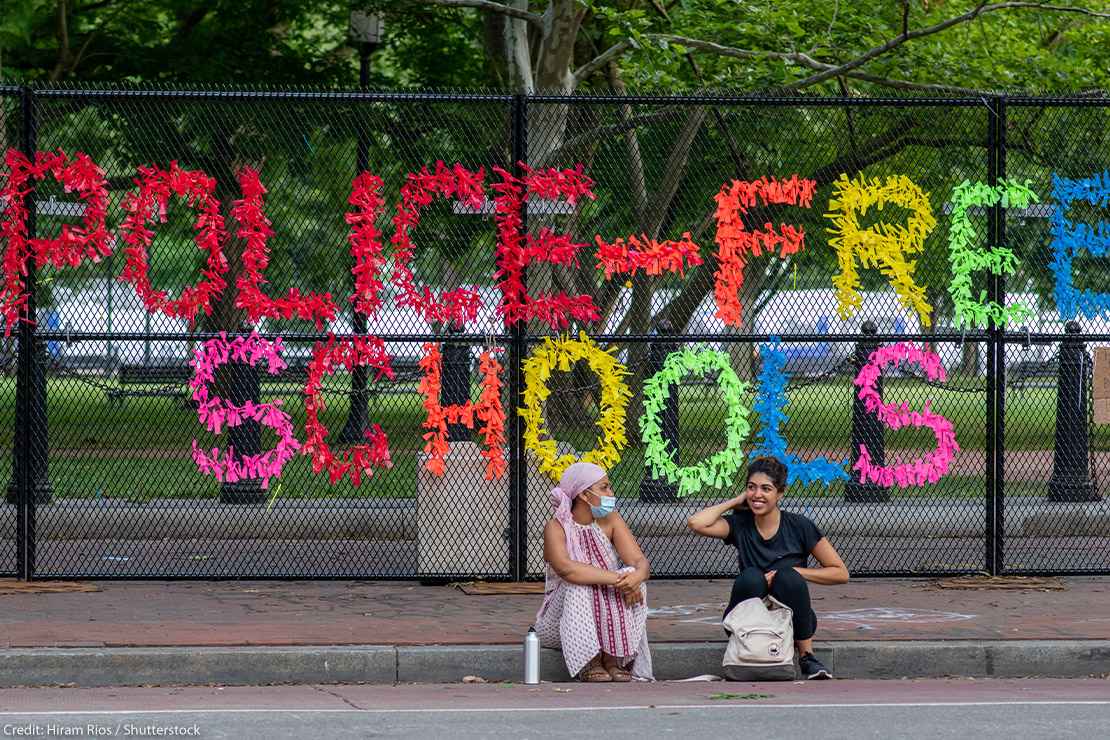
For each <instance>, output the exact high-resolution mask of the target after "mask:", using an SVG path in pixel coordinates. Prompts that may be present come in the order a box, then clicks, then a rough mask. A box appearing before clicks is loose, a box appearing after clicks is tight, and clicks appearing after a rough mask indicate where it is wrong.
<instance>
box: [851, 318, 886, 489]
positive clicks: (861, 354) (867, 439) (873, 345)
mask: <svg viewBox="0 0 1110 740" xmlns="http://www.w3.org/2000/svg"><path fill="white" fill-rule="evenodd" d="M861 328H862V330H863V333H864V334H866V335H868V336H871V337H873V336H875V335H876V334H878V333H879V328H878V327H877V326H875V323H874V322H873V321H865V322H863V326H862V327H861ZM878 348H879V342H878V341H877V340H875V339H866V340H864V341H862V342H857V343H856V352H855V357H854V358H853V361H852V368H853V369H854V370H855V373H856V374H857V375H858V374H859V371H860V370H861V369H863V366H864V365H866V364H867V362H868V358H869V357H870V356H871V353H872V352H874V351H875V350H877V349H878ZM853 379H854V377H853ZM851 389H852V443H851V448H852V466H853V467H854V466H855V464H856V462H857V461H858V460H859V446H860V445H861V444H863V445H867V452H868V453H870V455H871V462H872V463H873V464H874V465H884V464H885V463H886V443H885V440H884V438H883V423H882V422H881V421H879V417H877V416H876V415H875V414H873V413H871V412H870V411H868V410H867V407H866V406H864V404H863V401H861V400H860V398H859V394H858V393H857V390H858V389H857V388H856V386H855V385H852V386H851ZM875 389H876V390H878V392H879V397H880V398H882V395H883V379H882V377H881V376H880V377H879V379H878V380H877V381H876V382H875ZM851 475H852V480H850V481H848V482H847V483H845V484H844V500H845V501H849V502H853V503H863V502H870V503H883V502H886V501H890V489H888V488H885V487H883V486H880V485H878V484H876V483H870V482H868V483H860V482H859V479H858V477H857V475H856V473H855V471H854V470H853V471H852V473H851Z"/></svg>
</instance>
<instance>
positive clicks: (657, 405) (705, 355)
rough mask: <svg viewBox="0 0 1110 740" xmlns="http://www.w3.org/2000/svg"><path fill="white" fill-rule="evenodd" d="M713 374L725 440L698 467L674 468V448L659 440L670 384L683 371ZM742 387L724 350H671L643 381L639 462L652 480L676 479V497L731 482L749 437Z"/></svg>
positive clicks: (661, 436)
mask: <svg viewBox="0 0 1110 740" xmlns="http://www.w3.org/2000/svg"><path fill="white" fill-rule="evenodd" d="M711 372H716V373H717V388H718V390H719V391H720V393H721V399H722V400H723V401H724V404H725V420H724V421H725V443H724V446H723V447H722V448H721V449H720V450H718V451H717V452H715V453H713V454H712V455H710V456H709V457H708V458H706V459H705V460H702V461H701V462H700V463H698V464H697V465H686V466H683V467H679V466H678V464H677V463H676V462H675V460H674V455H675V450H674V449H672V448H671V446H670V445H669V444H668V442H667V440H666V439H664V438H663V431H662V425H661V423H660V414H662V412H663V409H664V407H665V406H666V404H667V398H668V396H669V395H670V388H671V386H672V385H676V384H678V383H679V382H680V381H681V380H682V377H683V376H684V375H686V374H688V373H692V374H694V375H703V376H704V375H707V374H709V373H711ZM746 388H747V386H746V385H745V384H744V383H743V382H742V381H741V380H740V378H739V377H738V376H737V375H736V371H735V370H733V369H732V363H731V362H730V361H729V357H728V354H727V353H725V352H717V351H715V350H710V349H691V348H685V349H681V350H678V351H677V352H672V353H670V354H669V355H667V357H666V358H665V359H664V360H663V367H662V369H660V370H659V372H657V373H655V374H654V375H652V376H651V377H650V378H648V379H647V380H646V381H645V382H644V413H643V415H642V416H641V417H640V437H641V439H642V440H643V443H644V464H645V465H647V467H648V469H649V470H651V474H652V476H653V477H655V478H666V479H667V481H668V482H670V483H678V495H679V497H680V498H682V497H685V496H689V495H690V494H694V493H697V492H698V491H701V490H702V489H703V488H704V487H705V486H712V487H714V488H724V487H725V486H727V485H730V484H731V483H732V481H733V478H734V477H735V476H736V473H737V471H739V470H740V468H741V467H742V466H743V464H744V441H745V440H746V439H747V437H748V432H749V431H750V425H749V424H748V408H747V406H745V405H744V399H743V395H744V391H745V389H746Z"/></svg>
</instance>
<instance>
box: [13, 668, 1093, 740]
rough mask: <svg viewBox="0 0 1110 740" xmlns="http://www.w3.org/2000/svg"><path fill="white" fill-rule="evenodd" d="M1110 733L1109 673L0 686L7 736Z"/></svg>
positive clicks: (998, 735) (1054, 735) (454, 737)
mask: <svg viewBox="0 0 1110 740" xmlns="http://www.w3.org/2000/svg"><path fill="white" fill-rule="evenodd" d="M750 734H755V735H758V736H760V737H767V738H777V737H784V738H790V737H810V738H861V737H877V738H949V737H951V738H968V737H975V738H1006V739H1007V740H1010V739H1012V738H1014V737H1020V738H1022V739H1023V740H1025V739H1026V738H1042V737H1043V738H1068V737H1083V738H1091V737H1107V736H1108V735H1110V681H1108V680H1105V679H1102V680H1074V681H1067V680H1020V681H971V680H928V681H925V680H922V681H887V682H883V681H832V682H822V683H808V684H807V683H793V684H722V683H657V684H653V685H622V686H603V685H602V686H586V685H582V684H558V685H555V684H544V685H541V686H537V687H532V686H522V685H519V684H514V685H509V684H493V685H463V684H451V685H426V686H420V685H409V686H396V687H393V686H384V687H383V686H259V687H197V688H170V687H151V688H136V689H120V688H117V689H6V690H0V735H2V736H4V737H16V736H22V737H61V736H69V737H95V736H100V737H158V736H160V737H202V738H285V737H289V738H299V737H320V738H354V737H400V738H406V737H413V738H416V737H419V738H428V737H450V738H451V740H462V739H465V738H537V737H560V738H566V737H570V738H574V737H583V738H586V737H588V738H597V737H599V736H600V737H606V736H607V737H637V738H650V737H656V736H678V735H682V736H685V737H708V736H721V735H725V736H740V735H750Z"/></svg>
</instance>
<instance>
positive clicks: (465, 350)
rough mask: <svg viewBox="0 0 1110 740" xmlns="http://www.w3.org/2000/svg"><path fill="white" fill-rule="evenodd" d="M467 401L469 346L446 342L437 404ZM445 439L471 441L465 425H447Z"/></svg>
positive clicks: (453, 403)
mask: <svg viewBox="0 0 1110 740" xmlns="http://www.w3.org/2000/svg"><path fill="white" fill-rule="evenodd" d="M452 333H454V332H452ZM469 400H470V345H468V344H464V343H461V342H447V343H446V344H445V345H444V347H443V376H442V379H441V385H440V389H439V402H440V404H441V405H443V406H447V405H458V406H461V405H462V404H464V403H466V402H467V401H469ZM447 439H448V441H451V442H466V441H468V440H470V439H471V436H470V430H469V429H467V428H466V425H465V424H448V425H447Z"/></svg>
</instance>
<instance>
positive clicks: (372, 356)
mask: <svg viewBox="0 0 1110 740" xmlns="http://www.w3.org/2000/svg"><path fill="white" fill-rule="evenodd" d="M357 366H365V367H372V368H374V369H375V370H377V371H378V372H377V376H376V379H378V380H380V379H381V377H382V376H383V375H384V376H385V377H387V378H389V379H390V380H392V379H393V377H394V375H393V368H392V366H391V365H390V362H389V353H388V352H387V351H386V348H385V343H384V342H383V341H382V340H381V339H379V338H378V337H372V336H367V337H362V336H356V337H353V338H351V339H343V340H337V339H336V338H335V336H329V337H328V341H327V342H326V343H319V342H317V343H316V346H315V347H313V350H312V361H311V362H309V364H308V380H307V382H306V383H305V387H304V410H305V424H304V427H305V443H304V445H302V447H301V452H302V454H304V455H307V456H309V457H311V458H312V472H313V473H319V472H320V471H321V470H327V471H328V480H329V481H330V482H331V483H332V485H335V484H336V483H338V482H339V481H340V480H342V479H343V477H344V476H346V475H348V474H349V475H350V477H351V483H352V484H353V485H355V486H358V485H360V484H361V483H362V478H363V476H366V477H367V478H369V477H370V476H372V475H373V474H374V469H375V468H390V467H393V461H392V460H391V459H390V456H389V439H388V437H387V436H386V434H385V432H383V431H382V428H381V427H380V426H379V425H377V424H374V425H372V426H371V428H370V429H368V430H366V432H365V433H364V434H365V437H366V440H367V441H366V442H365V443H361V444H356V445H352V446H351V447H350V448H348V449H346V450H344V451H343V452H342V453H341V454H339V455H336V454H335V453H334V452H332V449H331V447H329V446H328V443H327V442H326V441H325V440H324V438H325V437H327V435H328V430H327V428H326V427H325V426H324V425H323V423H321V422H320V412H321V411H323V410H324V409H325V408H326V404H325V403H324V400H323V398H321V397H320V388H321V384H322V383H323V380H324V378H325V377H327V376H329V375H331V374H332V373H334V372H335V371H336V370H339V369H340V368H343V369H346V370H347V371H348V372H350V371H351V370H353V369H354V368H355V367H357Z"/></svg>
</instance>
